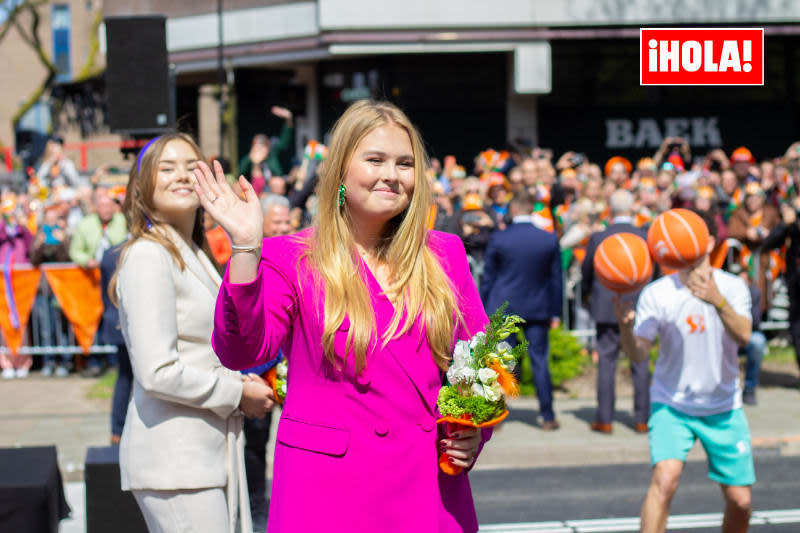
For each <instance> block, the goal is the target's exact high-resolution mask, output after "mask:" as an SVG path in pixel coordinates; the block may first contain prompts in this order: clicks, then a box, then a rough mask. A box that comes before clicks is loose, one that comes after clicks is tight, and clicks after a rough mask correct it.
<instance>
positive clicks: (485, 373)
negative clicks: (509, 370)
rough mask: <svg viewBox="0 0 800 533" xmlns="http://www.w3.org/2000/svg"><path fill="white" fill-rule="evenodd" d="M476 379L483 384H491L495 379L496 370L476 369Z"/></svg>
mask: <svg viewBox="0 0 800 533" xmlns="http://www.w3.org/2000/svg"><path fill="white" fill-rule="evenodd" d="M478 379H480V380H481V383H483V384H484V385H491V384H492V383H493V382H494V381H495V380H496V379H497V372H495V371H494V370H492V369H491V368H481V369H480V370H478Z"/></svg>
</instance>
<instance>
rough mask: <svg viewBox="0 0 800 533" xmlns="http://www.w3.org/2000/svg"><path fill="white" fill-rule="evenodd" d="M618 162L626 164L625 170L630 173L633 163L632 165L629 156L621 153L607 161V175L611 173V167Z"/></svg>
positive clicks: (605, 168)
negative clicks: (623, 155)
mask: <svg viewBox="0 0 800 533" xmlns="http://www.w3.org/2000/svg"><path fill="white" fill-rule="evenodd" d="M617 163H622V164H623V165H625V172H627V173H629V174H630V172H631V171H632V170H633V165H631V162H630V161H629V160H628V159H627V158H625V157H622V156H621V155H615V156H614V157H612V158H611V159H609V160H608V161H606V166H605V167H604V168H603V170H604V171H605V174H606V176H608V175H609V174H611V167H613V166H614V165H616V164H617Z"/></svg>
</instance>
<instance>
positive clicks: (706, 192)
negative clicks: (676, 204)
mask: <svg viewBox="0 0 800 533" xmlns="http://www.w3.org/2000/svg"><path fill="white" fill-rule="evenodd" d="M697 197H698V198H707V199H709V200H712V199H713V198H714V189H712V188H711V187H709V186H708V185H703V186H702V187H698V188H697Z"/></svg>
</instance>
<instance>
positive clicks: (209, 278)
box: [154, 224, 222, 299]
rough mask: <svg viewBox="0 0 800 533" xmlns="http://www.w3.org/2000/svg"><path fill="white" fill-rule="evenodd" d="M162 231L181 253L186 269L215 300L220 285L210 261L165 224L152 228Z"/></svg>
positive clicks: (220, 279) (218, 277) (217, 275)
mask: <svg viewBox="0 0 800 533" xmlns="http://www.w3.org/2000/svg"><path fill="white" fill-rule="evenodd" d="M159 230H163V233H164V234H165V235H166V236H167V238H169V240H171V241H172V242H173V243H174V244H175V245H176V246H177V247H178V250H179V251H180V252H181V257H183V262H184V263H185V264H186V269H187V270H188V271H189V272H191V273H192V275H194V276H195V277H196V278H197V279H198V280H200V282H201V283H202V284H203V285H205V286H206V288H207V289H208V290H209V292H210V293H211V295H212V296H213V297H214V298H215V299H216V297H217V294H218V293H219V286H220V284H221V283H222V278H220V276H219V273H218V272H217V270H216V269H215V268H214V265H213V264H212V263H211V260H210V259H209V258H208V257H206V254H205V253H203V251H202V250H200V249H199V248H197V247H196V246H194V245H192V246H190V245H189V243H187V242H186V241H184V240H183V238H182V237H181V236H180V235H179V234H178V232H177V231H176V230H175V228H173V227H172V226H170V225H168V224H165V225H163V226H159V227H158V228H154V231H159Z"/></svg>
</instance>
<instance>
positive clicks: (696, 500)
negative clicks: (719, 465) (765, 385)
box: [470, 455, 800, 533]
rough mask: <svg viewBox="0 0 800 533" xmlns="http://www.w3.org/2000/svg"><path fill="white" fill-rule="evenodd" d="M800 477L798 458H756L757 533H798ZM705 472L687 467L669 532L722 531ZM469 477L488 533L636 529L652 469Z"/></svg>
mask: <svg viewBox="0 0 800 533" xmlns="http://www.w3.org/2000/svg"><path fill="white" fill-rule="evenodd" d="M797 472H800V457H781V456H777V455H776V456H772V457H770V456H761V457H757V459H756V474H757V476H758V482H757V484H756V485H755V487H754V489H753V505H754V509H755V510H756V515H755V519H754V520H753V530H754V531H770V532H773V531H775V532H786V533H789V532H796V531H800V478H798V476H797ZM706 475H707V468H706V463H705V461H690V462H689V463H688V464H687V466H686V469H685V470H684V473H683V476H682V479H681V484H680V487H679V488H678V492H677V494H676V495H675V499H674V501H673V505H672V517H673V519H672V526H673V527H670V529H678V528H679V527H680V529H686V530H689V531H698V532H699V531H714V530H717V531H718V530H719V525H720V520H721V513H722V510H723V507H722V496H721V494H720V490H719V485H717V484H716V483H713V482H711V481H710V480H709V479H708V478H707V477H706ZM470 478H471V481H472V489H473V494H474V498H475V505H476V508H477V511H478V519H479V521H480V523H481V524H482V526H483V527H482V529H481V531H482V532H486V533H503V532H512V531H513V532H515V533H525V532H534V531H535V532H537V533H542V532H544V531H548V532H553V533H556V532H558V533H577V532H590V531H638V514H639V509H640V507H641V504H642V501H643V500H644V495H645V491H646V490H647V486H648V483H649V481H650V467H649V465H648V464H624V465H603V466H583V467H581V466H574V467H567V468H563V467H555V468H554V467H551V468H535V469H533V468H528V469H515V470H494V471H490V470H483V471H479V472H475V473H473V474H471V476H470ZM698 515H699V516H698ZM701 525H705V526H707V527H699V526H701ZM695 526H697V527H695Z"/></svg>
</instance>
